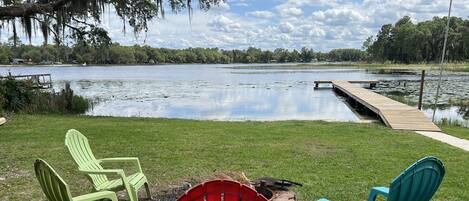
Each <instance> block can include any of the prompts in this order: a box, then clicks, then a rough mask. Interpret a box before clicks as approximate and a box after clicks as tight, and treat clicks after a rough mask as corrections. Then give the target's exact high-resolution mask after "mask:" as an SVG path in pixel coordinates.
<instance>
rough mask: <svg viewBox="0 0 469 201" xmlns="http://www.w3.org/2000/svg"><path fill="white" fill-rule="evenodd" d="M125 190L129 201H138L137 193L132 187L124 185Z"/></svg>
mask: <svg viewBox="0 0 469 201" xmlns="http://www.w3.org/2000/svg"><path fill="white" fill-rule="evenodd" d="M125 190H126V191H127V195H128V196H129V201H138V195H137V194H138V192H137V190H135V188H134V187H133V186H129V185H126V186H125Z"/></svg>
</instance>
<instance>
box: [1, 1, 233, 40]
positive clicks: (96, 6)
mask: <svg viewBox="0 0 469 201" xmlns="http://www.w3.org/2000/svg"><path fill="white" fill-rule="evenodd" d="M224 1H225V0H199V1H198V2H199V7H200V9H202V10H208V9H210V8H211V7H212V6H214V5H218V4H219V3H220V2H224ZM167 2H168V3H169V6H170V7H171V10H172V11H173V12H175V13H179V12H180V11H182V10H183V9H188V11H189V18H190V17H191V15H192V0H167ZM110 6H112V7H113V8H114V10H115V12H116V14H117V15H118V16H119V17H120V18H121V19H122V20H123V27H124V31H125V24H129V25H130V26H131V27H132V29H133V33H134V34H135V35H137V34H138V33H140V32H142V31H144V32H146V31H148V22H149V21H151V20H152V19H154V18H158V17H161V18H164V14H165V12H164V0H35V1H32V0H0V21H2V22H9V23H12V26H13V35H14V37H15V38H17V31H16V23H15V22H16V19H19V21H18V22H20V24H21V26H22V28H23V30H24V32H25V34H26V36H27V37H28V38H29V40H30V41H31V36H32V34H33V33H35V32H37V29H38V28H39V29H40V31H41V33H42V35H43V37H44V41H45V42H46V43H47V39H48V37H49V35H50V32H52V31H53V33H54V40H55V42H56V43H57V44H60V43H61V42H62V41H63V39H64V38H66V36H65V35H66V33H68V32H67V31H66V30H69V31H70V33H71V34H70V36H81V37H78V38H73V37H72V38H73V39H75V40H78V39H84V38H86V37H83V36H84V35H89V34H90V32H92V30H95V29H96V27H95V25H98V24H99V23H100V22H101V19H102V15H103V13H104V12H106V8H109V7H110ZM89 22H93V23H89ZM46 27H47V28H46ZM0 28H5V26H2V27H0Z"/></svg>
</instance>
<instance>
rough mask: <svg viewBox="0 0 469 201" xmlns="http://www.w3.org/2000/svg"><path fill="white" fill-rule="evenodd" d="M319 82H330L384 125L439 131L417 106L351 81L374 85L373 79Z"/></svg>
mask: <svg viewBox="0 0 469 201" xmlns="http://www.w3.org/2000/svg"><path fill="white" fill-rule="evenodd" d="M315 83H316V86H317V85H318V84H319V83H331V84H332V86H333V88H334V89H336V90H339V91H340V92H342V93H343V94H345V95H347V96H348V97H350V98H352V99H353V100H355V101H357V102H358V103H360V104H362V105H363V106H365V107H366V108H368V109H370V110H371V111H373V112H374V113H376V114H377V115H378V116H379V117H380V118H381V120H382V121H383V122H384V123H385V124H386V126H388V127H390V128H393V129H397V130H412V131H437V132H439V131H441V129H440V128H438V126H436V125H435V124H434V123H433V122H432V121H430V120H429V119H428V118H427V117H426V116H425V114H424V113H423V112H422V111H420V110H418V109H417V108H414V107H411V106H408V105H406V104H404V103H400V102H398V101H395V100H392V99H390V98H388V97H385V96H383V95H380V94H377V93H375V92H372V91H370V90H367V89H364V88H362V87H358V86H355V85H353V83H360V84H366V83H369V84H370V87H372V84H373V85H374V86H375V85H376V82H375V81H343V80H332V81H318V82H315Z"/></svg>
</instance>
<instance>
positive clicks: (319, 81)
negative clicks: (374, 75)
mask: <svg viewBox="0 0 469 201" xmlns="http://www.w3.org/2000/svg"><path fill="white" fill-rule="evenodd" d="M347 82H350V83H352V84H369V85H370V89H371V88H373V87H375V86H376V84H378V81H377V80H351V81H347ZM319 84H332V81H331V80H316V81H314V88H315V89H317V88H319Z"/></svg>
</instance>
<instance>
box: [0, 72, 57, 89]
mask: <svg viewBox="0 0 469 201" xmlns="http://www.w3.org/2000/svg"><path fill="white" fill-rule="evenodd" d="M3 79H15V80H26V81H29V82H31V83H32V85H33V87H34V88H38V89H51V88H52V77H51V75H50V74H31V75H11V74H10V75H7V76H0V80H3Z"/></svg>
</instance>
